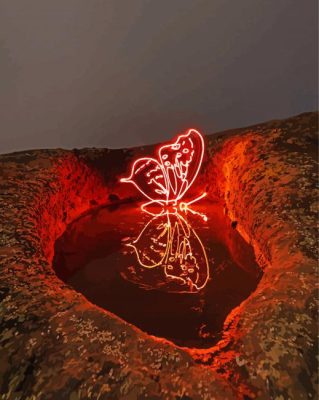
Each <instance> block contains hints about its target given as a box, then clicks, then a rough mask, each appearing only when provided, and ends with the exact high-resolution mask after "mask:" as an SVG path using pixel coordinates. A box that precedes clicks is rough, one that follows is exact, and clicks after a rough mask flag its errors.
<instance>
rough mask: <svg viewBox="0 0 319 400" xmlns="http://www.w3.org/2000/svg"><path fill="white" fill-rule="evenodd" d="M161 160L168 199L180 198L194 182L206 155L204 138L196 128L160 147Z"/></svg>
mask: <svg viewBox="0 0 319 400" xmlns="http://www.w3.org/2000/svg"><path fill="white" fill-rule="evenodd" d="M158 156H159V160H160V162H161V165H162V168H163V170H164V173H165V178H166V182H167V186H166V188H167V199H168V201H172V200H176V201H177V200H180V199H181V198H182V197H183V196H184V194H185V193H186V192H187V190H188V189H189V188H190V186H191V185H192V184H193V182H194V180H195V179H196V176H197V175H198V172H199V170H200V167H201V164H202V161H203V156H204V139H203V137H202V135H201V134H200V133H199V132H198V131H197V130H195V129H189V130H188V131H187V132H186V134H184V135H180V136H178V137H177V139H176V141H175V142H174V143H170V144H167V145H164V146H162V147H160V149H159V151H158Z"/></svg>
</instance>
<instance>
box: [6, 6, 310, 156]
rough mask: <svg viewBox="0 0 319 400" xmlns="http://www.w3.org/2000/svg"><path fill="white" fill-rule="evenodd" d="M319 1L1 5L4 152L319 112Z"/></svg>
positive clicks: (159, 136) (114, 141) (149, 139)
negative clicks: (318, 101) (318, 15)
mask: <svg viewBox="0 0 319 400" xmlns="http://www.w3.org/2000/svg"><path fill="white" fill-rule="evenodd" d="M316 3H317V2H316V0H307V1H302V0H240V1H239V0H238V1H236V0H207V1H202V0H148V1H147V0H90V1H88V0H54V1H51V0H50V1H49V0H28V1H21V0H0V152H2V153H3V152H9V151H14V150H20V149H27V148H46V147H67V148H69V147H71V148H72V147H84V146H89V147H90V146H97V147H122V146H132V145H139V144H146V143H154V142H158V141H161V140H165V139H168V138H170V137H171V136H173V135H174V134H176V133H178V132H180V131H181V130H184V129H186V128H188V127H192V126H193V127H197V128H200V129H202V130H203V132H204V133H212V132H214V131H218V130H222V129H227V128H232V127H240V126H244V125H250V124H253V123H256V122H261V121H265V120H268V119H274V118H284V117H288V116H290V115H293V114H297V113H301V112H304V111H313V110H315V109H316V108H317V105H316V97H317V82H316V79H317V10H316V7H317V6H316Z"/></svg>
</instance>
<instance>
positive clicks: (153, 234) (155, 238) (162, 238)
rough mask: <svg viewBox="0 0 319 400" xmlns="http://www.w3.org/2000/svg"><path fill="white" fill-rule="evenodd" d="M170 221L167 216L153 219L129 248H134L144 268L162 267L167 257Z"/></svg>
mask: <svg viewBox="0 0 319 400" xmlns="http://www.w3.org/2000/svg"><path fill="white" fill-rule="evenodd" d="M169 230H170V226H169V220H168V218H167V214H164V215H159V216H157V217H154V218H152V219H151V220H150V221H149V222H148V223H147V224H146V225H145V227H144V228H143V230H142V231H141V233H140V234H139V236H138V237H137V239H135V240H134V242H132V243H130V244H129V245H128V246H130V247H132V248H133V249H134V250H135V252H136V256H137V260H138V262H139V264H140V265H141V266H142V267H145V268H154V267H156V266H158V265H161V264H162V263H163V261H164V259H165V257H166V252H167V245H168V237H169V234H168V233H169Z"/></svg>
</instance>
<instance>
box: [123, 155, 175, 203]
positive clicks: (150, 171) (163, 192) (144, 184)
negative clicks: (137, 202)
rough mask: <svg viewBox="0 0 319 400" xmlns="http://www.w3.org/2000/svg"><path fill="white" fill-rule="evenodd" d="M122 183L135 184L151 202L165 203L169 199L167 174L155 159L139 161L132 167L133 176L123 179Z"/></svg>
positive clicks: (140, 159) (141, 159) (146, 158)
mask: <svg viewBox="0 0 319 400" xmlns="http://www.w3.org/2000/svg"><path fill="white" fill-rule="evenodd" d="M121 182H130V183H133V184H134V185H135V186H136V187H137V189H138V190H139V191H140V192H141V193H142V194H143V195H144V196H145V197H147V198H148V199H149V200H151V201H154V202H156V201H158V202H163V201H166V199H167V196H168V190H167V182H166V176H165V172H164V169H163V167H162V165H161V164H160V163H159V162H158V161H157V160H155V159H154V158H149V157H144V158H139V159H137V160H136V161H135V162H134V163H133V165H132V169H131V175H130V176H129V177H128V178H122V179H121Z"/></svg>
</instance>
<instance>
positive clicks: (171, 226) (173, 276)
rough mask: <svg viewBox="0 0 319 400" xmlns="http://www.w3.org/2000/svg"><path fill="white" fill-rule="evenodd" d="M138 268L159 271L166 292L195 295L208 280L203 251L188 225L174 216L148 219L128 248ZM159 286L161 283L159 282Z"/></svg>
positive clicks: (158, 216) (200, 243)
mask: <svg viewBox="0 0 319 400" xmlns="http://www.w3.org/2000/svg"><path fill="white" fill-rule="evenodd" d="M128 246H130V247H132V248H133V249H134V250H135V253H136V256H137V260H138V262H139V265H140V266H142V267H144V268H148V269H151V268H155V267H160V268H163V271H164V278H166V279H164V280H165V281H166V282H165V284H166V285H167V290H168V291H178V292H188V293H189V292H197V291H199V290H200V289H202V288H203V287H204V286H205V285H206V283H207V281H208V278H209V264H208V260H207V256H206V252H205V248H204V246H203V244H202V242H201V240H200V238H199V237H198V235H197V234H196V232H195V231H194V230H193V229H192V227H191V226H190V225H189V223H188V222H186V220H185V219H184V218H183V217H182V216H181V215H180V214H178V213H173V214H172V213H168V212H166V213H163V214H161V215H157V216H155V217H154V218H152V219H151V220H150V221H149V222H148V223H147V224H146V225H145V227H144V228H143V230H142V231H141V233H140V234H139V236H138V237H137V239H135V240H134V241H133V242H132V243H130V244H128ZM159 284H160V285H161V286H162V285H163V282H159Z"/></svg>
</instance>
